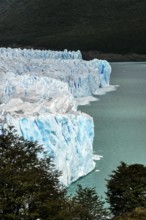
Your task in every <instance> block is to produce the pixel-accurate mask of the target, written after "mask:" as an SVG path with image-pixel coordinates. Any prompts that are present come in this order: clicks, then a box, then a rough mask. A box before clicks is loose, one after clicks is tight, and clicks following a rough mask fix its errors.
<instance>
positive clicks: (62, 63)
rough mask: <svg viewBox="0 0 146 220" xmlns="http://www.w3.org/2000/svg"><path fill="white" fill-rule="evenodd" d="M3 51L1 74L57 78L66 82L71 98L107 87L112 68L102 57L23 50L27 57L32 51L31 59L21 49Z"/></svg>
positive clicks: (0, 65)
mask: <svg viewBox="0 0 146 220" xmlns="http://www.w3.org/2000/svg"><path fill="white" fill-rule="evenodd" d="M2 49H3V48H2ZM3 50H4V49H3ZM3 50H2V51H1V52H0V70H1V72H3V73H7V72H12V73H14V74H15V75H24V74H25V75H26V74H27V75H31V76H39V77H40V76H46V77H49V78H54V79H57V80H60V81H62V82H65V83H67V84H68V86H69V90H70V92H71V93H72V95H73V96H74V97H85V96H91V95H98V94H100V88H103V87H108V86H109V82H110V74H111V67H110V64H109V63H108V62H107V61H105V60H97V59H94V60H92V61H84V60H82V59H79V58H78V59H71V58H70V59H68V60H65V59H63V58H62V59H57V58H56V59H52V58H51V59H50V58H49V59H44V58H41V56H39V55H37V56H36V57H35V56H34V55H36V54H37V52H33V51H31V50H30V51H27V50H26V51H25V53H26V52H29V56H30V55H31V54H32V58H29V56H28V55H27V53H26V54H25V53H24V56H22V54H21V53H23V52H24V51H23V50H19V49H15V50H13V49H9V50H8V49H7V50H6V51H5V50H4V51H3ZM17 50H18V51H17ZM20 52H21V53H20ZM54 53H57V52H54ZM70 53H71V52H67V51H66V56H70ZM52 54H53V52H52ZM67 54H69V55H67ZM54 56H55V55H54ZM52 57H53V55H52ZM78 57H79V56H78ZM8 81H9V79H8Z"/></svg>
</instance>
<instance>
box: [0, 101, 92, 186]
mask: <svg viewBox="0 0 146 220" xmlns="http://www.w3.org/2000/svg"><path fill="white" fill-rule="evenodd" d="M16 101H17V100H16ZM18 103H20V101H18ZM9 106H10V105H9ZM20 106H21V104H20V105H19V108H17V110H16V111H13V113H12V110H11V112H6V111H5V113H4V112H3V114H2V113H1V117H0V119H1V121H3V124H1V126H2V127H3V128H4V127H5V126H8V125H14V126H15V128H16V129H17V131H18V134H19V135H22V136H23V137H24V138H25V139H28V140H31V141H38V143H39V144H41V145H43V146H44V149H45V151H47V153H48V155H49V156H51V157H52V158H53V161H54V164H55V165H56V168H57V169H58V170H61V171H62V176H61V178H60V180H61V182H63V183H64V184H65V185H69V184H70V183H71V182H73V181H75V180H77V179H78V178H79V177H81V176H84V175H86V174H88V173H89V172H91V171H92V170H93V169H94V167H95V164H94V162H93V149H92V145H93V137H94V124H93V119H92V118H91V117H90V116H88V115H86V114H83V113H76V114H59V113H56V114H47V113H45V114H39V116H37V115H36V116H28V114H27V117H26V116H25V115H24V111H23V110H24V108H23V109H22V108H20ZM25 107H26V108H28V105H27V104H26V106H25ZM2 109H4V106H3V108H0V111H1V110H2Z"/></svg>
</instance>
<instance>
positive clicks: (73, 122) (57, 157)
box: [0, 48, 111, 185]
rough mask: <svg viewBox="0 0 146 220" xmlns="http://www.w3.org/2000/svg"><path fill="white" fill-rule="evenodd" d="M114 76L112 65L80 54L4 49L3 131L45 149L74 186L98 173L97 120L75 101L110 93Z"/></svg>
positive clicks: (0, 72) (0, 52) (0, 69)
mask: <svg viewBox="0 0 146 220" xmlns="http://www.w3.org/2000/svg"><path fill="white" fill-rule="evenodd" d="M110 74H111V67H110V64H109V63H108V62H107V61H105V60H97V59H94V60H92V61H85V60H83V59H82V56H81V53H80V51H77V52H74V51H72V52H71V51H67V50H64V51H40V50H26V49H24V50H21V49H11V48H0V76H1V80H0V126H1V129H3V128H5V127H7V126H8V125H13V126H14V127H15V128H16V130H17V132H18V134H19V135H21V136H23V137H24V138H26V139H28V140H31V141H37V142H38V143H39V144H41V145H43V146H44V149H45V151H47V153H48V155H49V156H51V157H52V158H53V161H54V164H55V166H56V168H57V169H58V170H60V171H62V176H61V177H60V180H61V182H63V183H64V184H65V185H69V184H70V183H71V182H73V181H76V180H77V179H78V178H79V177H81V176H84V175H86V174H88V173H89V172H91V171H92V170H93V169H94V167H95V163H94V161H93V139H94V123H93V119H92V117H90V116H89V115H87V114H85V113H81V112H79V111H77V105H78V103H77V102H76V100H75V98H77V99H78V100H79V99H80V98H82V97H84V98H85V99H87V98H86V97H88V96H92V95H98V94H99V95H100V94H101V93H104V91H107V90H108V89H109V88H110V86H109V84H110Z"/></svg>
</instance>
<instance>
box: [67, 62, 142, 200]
mask: <svg viewBox="0 0 146 220" xmlns="http://www.w3.org/2000/svg"><path fill="white" fill-rule="evenodd" d="M111 66H112V69H113V70H112V75H111V84H112V85H117V84H118V85H120V87H119V88H118V89H117V91H115V92H110V93H107V94H106V95H104V96H100V97H99V98H100V101H98V102H92V103H91V105H88V106H83V107H80V108H79V109H80V110H81V111H83V112H86V113H88V114H89V115H91V116H92V117H93V119H94V124H95V138H94V153H96V154H99V155H102V156H103V158H102V159H101V160H100V161H96V169H95V170H96V171H93V172H91V173H90V174H88V175H87V176H85V177H83V178H81V179H80V180H78V181H77V182H76V183H73V184H72V185H71V186H70V188H69V192H70V193H73V192H74V190H75V188H76V185H77V184H82V185H83V186H84V187H95V188H96V190H97V192H98V194H99V195H100V196H103V197H105V191H106V181H105V179H108V176H109V175H110V174H111V171H112V170H114V169H116V167H117V166H118V165H119V163H120V161H124V162H126V163H128V164H131V163H142V164H145V165H146V63H112V64H111ZM97 170H100V171H99V172H98V171H97Z"/></svg>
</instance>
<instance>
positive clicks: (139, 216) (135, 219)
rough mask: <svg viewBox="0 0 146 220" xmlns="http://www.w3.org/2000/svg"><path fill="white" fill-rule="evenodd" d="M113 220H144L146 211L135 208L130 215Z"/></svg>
mask: <svg viewBox="0 0 146 220" xmlns="http://www.w3.org/2000/svg"><path fill="white" fill-rule="evenodd" d="M113 220H146V209H142V208H136V209H135V210H134V211H132V212H131V213H127V214H125V215H122V216H118V217H116V218H114V219H113Z"/></svg>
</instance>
